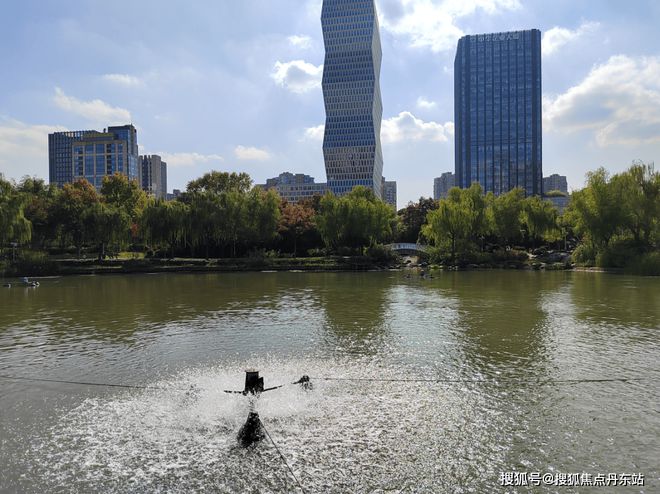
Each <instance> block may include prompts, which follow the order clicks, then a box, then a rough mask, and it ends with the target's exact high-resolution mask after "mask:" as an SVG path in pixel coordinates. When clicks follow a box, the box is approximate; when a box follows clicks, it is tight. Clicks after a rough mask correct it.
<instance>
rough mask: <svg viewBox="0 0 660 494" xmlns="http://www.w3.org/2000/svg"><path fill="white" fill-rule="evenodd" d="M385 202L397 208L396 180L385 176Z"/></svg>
mask: <svg viewBox="0 0 660 494" xmlns="http://www.w3.org/2000/svg"><path fill="white" fill-rule="evenodd" d="M383 202H385V203H386V204H389V205H390V206H392V207H393V208H394V209H396V182H395V181H394V180H385V177H383Z"/></svg>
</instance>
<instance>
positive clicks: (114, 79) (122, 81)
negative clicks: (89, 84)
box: [101, 74, 144, 87]
mask: <svg viewBox="0 0 660 494" xmlns="http://www.w3.org/2000/svg"><path fill="white" fill-rule="evenodd" d="M101 78H102V79H103V80H104V81H107V82H110V83H112V84H117V85H118V86H125V87H137V86H141V85H142V84H144V81H143V80H142V79H140V78H139V77H135V76H134V75H129V74H105V75H103V76H101Z"/></svg>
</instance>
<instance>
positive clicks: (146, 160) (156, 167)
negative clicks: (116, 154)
mask: <svg viewBox="0 0 660 494" xmlns="http://www.w3.org/2000/svg"><path fill="white" fill-rule="evenodd" d="M140 168H141V172H142V190H144V191H145V192H147V193H148V194H151V195H153V196H154V197H156V198H157V199H166V198H167V163H165V162H164V161H163V160H162V159H161V157H160V156H158V155H157V154H152V155H145V156H140Z"/></svg>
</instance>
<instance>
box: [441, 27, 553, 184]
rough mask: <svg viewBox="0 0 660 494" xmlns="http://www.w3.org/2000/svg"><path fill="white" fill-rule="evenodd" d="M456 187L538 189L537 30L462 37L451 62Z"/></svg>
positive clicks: (539, 51)
mask: <svg viewBox="0 0 660 494" xmlns="http://www.w3.org/2000/svg"><path fill="white" fill-rule="evenodd" d="M454 119H455V145H456V147H455V172H456V185H458V186H459V187H463V188H465V187H469V186H470V184H471V183H472V182H479V183H480V184H481V186H482V187H483V188H484V191H486V192H488V191H492V192H494V193H495V194H496V195H499V194H502V193H504V192H507V191H508V190H511V189H512V188H514V187H522V188H523V189H524V190H525V193H526V195H540V194H541V193H542V183H543V173H542V166H541V163H542V154H541V32H540V31H539V30H538V29H532V30H529V31H513V32H506V33H494V34H479V35H474V36H463V37H462V38H461V39H460V40H459V41H458V49H457V52H456V59H455V61H454Z"/></svg>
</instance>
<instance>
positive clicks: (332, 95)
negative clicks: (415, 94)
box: [321, 0, 383, 197]
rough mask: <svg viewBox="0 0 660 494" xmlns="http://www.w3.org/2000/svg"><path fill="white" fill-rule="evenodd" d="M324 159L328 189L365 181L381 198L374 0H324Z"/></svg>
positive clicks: (378, 57) (378, 51)
mask: <svg viewBox="0 0 660 494" xmlns="http://www.w3.org/2000/svg"><path fill="white" fill-rule="evenodd" d="M321 26H322V28H323V41H324V43H325V64H324V67H323V81H322V87H323V99H324V102H325V111H326V120H325V136H324V138H323V157H324V160H325V170H326V175H327V178H328V187H329V188H330V189H331V190H332V191H333V192H334V194H335V195H339V196H340V195H344V194H346V193H347V192H350V191H351V190H352V189H353V187H355V186H356V185H364V186H366V187H369V188H370V189H372V190H373V191H374V193H375V194H376V196H377V197H382V190H381V189H382V175H383V156H382V151H381V145H380V124H381V119H382V114H383V108H382V103H381V97H380V84H379V80H380V64H381V58H382V53H381V47H380V34H379V27H378V16H377V15H376V6H375V4H374V0H350V1H347V0H323V8H322V11H321Z"/></svg>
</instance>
